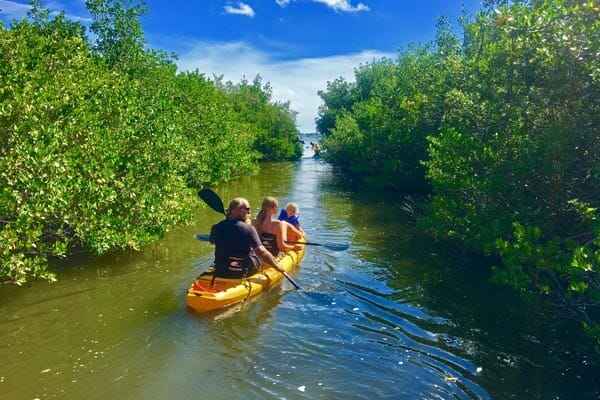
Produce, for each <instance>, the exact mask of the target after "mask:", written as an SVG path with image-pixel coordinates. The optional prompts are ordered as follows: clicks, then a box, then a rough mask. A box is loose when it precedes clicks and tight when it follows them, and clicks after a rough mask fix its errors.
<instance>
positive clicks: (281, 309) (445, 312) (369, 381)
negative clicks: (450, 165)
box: [0, 141, 600, 400]
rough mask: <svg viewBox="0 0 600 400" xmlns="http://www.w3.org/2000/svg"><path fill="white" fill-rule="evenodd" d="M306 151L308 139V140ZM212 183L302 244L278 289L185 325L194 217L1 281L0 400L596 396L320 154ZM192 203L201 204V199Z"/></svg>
mask: <svg viewBox="0 0 600 400" xmlns="http://www.w3.org/2000/svg"><path fill="white" fill-rule="evenodd" d="M307 143H308V141H307ZM311 155H312V154H311V153H310V150H307V153H306V157H305V158H303V159H302V161H300V162H296V163H278V164H264V165H263V166H262V168H261V172H260V174H259V176H257V177H250V178H245V179H242V180H239V181H235V182H230V183H228V184H224V185H221V186H219V187H217V188H215V190H216V191H217V193H219V195H220V196H221V197H222V198H223V199H224V200H225V201H227V200H229V199H230V198H232V197H235V196H244V197H247V198H248V199H249V200H250V203H251V205H252V206H253V212H256V211H257V208H258V206H260V202H261V200H262V198H263V197H264V196H266V195H272V196H275V197H277V198H278V199H279V202H280V205H284V204H285V203H286V202H289V201H295V202H297V203H298V204H299V205H300V219H301V222H302V224H303V227H304V229H305V231H306V232H307V234H308V236H309V238H310V239H311V241H314V242H323V241H327V242H335V243H349V244H350V245H351V247H350V248H349V249H348V250H347V251H344V252H332V251H330V250H328V249H325V248H323V247H318V246H311V247H309V248H308V250H307V252H306V256H305V258H304V260H303V262H302V264H301V266H300V267H299V268H298V269H297V270H295V271H293V273H292V276H293V277H294V279H295V281H296V282H298V283H299V284H300V285H301V286H302V289H301V290H294V289H293V287H291V286H290V284H289V283H288V282H286V281H285V280H284V281H282V283H281V284H280V285H277V286H275V287H274V288H273V289H272V290H270V291H268V292H266V293H264V294H262V295H261V296H259V297H258V298H256V299H254V300H252V301H249V302H247V303H244V304H241V305H239V306H235V307H233V308H230V309H227V310H224V311H219V312H215V313H211V314H208V315H198V314H195V313H194V312H191V311H189V310H187V309H186V306H185V298H184V294H185V290H186V289H187V287H188V285H189V284H190V282H191V280H192V279H193V278H194V277H195V276H196V275H197V274H198V273H199V272H200V271H202V270H203V269H204V268H206V267H207V266H208V265H209V264H210V262H211V259H212V252H213V248H212V247H211V246H210V245H209V244H207V243H204V242H199V241H197V240H195V239H194V238H193V235H194V234H195V233H208V232H209V229H210V226H211V225H212V224H213V223H215V222H217V221H218V220H219V219H220V218H221V216H220V215H218V214H217V213H215V212H214V211H212V210H210V209H208V208H206V207H204V208H200V209H199V211H198V218H197V221H196V223H195V224H194V225H193V226H182V227H178V228H177V229H175V230H173V231H172V232H170V233H169V234H168V235H167V236H166V237H165V238H164V239H163V240H161V241H159V242H157V243H155V244H153V245H151V246H148V247H146V248H144V249H142V250H141V251H139V252H123V253H118V254H112V255H110V256H106V257H101V258H91V257H80V258H79V259H75V260H69V262H67V263H64V264H63V265H56V266H55V269H56V270H57V271H58V272H59V281H58V282H57V283H55V284H47V283H44V282H34V283H31V284H30V285H28V286H26V287H22V288H17V287H11V286H0V398H1V399H11V400H12V399H15V400H16V399H41V400H43V399H86V400H92V399H156V400H158V399H185V398H204V399H211V400H214V399H587V398H589V399H596V398H599V397H600V380H599V379H598V377H599V376H600V368H599V364H598V357H597V355H595V353H594V352H593V349H592V347H591V346H590V345H589V343H588V342H587V341H586V339H585V338H583V337H582V336H581V335H580V333H579V330H578V329H577V327H576V326H575V325H574V324H571V323H569V322H566V323H563V324H560V325H557V324H551V325H549V324H548V321H549V320H551V318H550V316H551V315H549V313H550V312H549V311H547V310H546V311H544V310H543V309H540V308H539V307H538V308H536V307H534V306H527V305H525V304H523V303H522V302H521V300H520V299H518V298H517V297H515V296H514V295H513V294H512V293H511V292H510V291H508V290H505V289H503V288H499V287H495V286H493V285H491V284H489V283H488V276H487V269H486V268H485V267H484V265H483V264H481V267H480V268H473V267H474V266H475V267H477V266H478V265H479V264H480V263H483V261H481V260H477V259H475V258H473V257H467V256H465V255H462V254H457V253H455V252H454V251H453V250H452V249H449V248H446V247H444V246H443V245H441V244H439V243H432V242H431V240H429V239H428V238H427V237H424V236H423V235H421V234H420V233H419V231H418V229H417V228H416V227H415V224H414V221H413V218H412V216H411V213H410V212H409V211H410V207H411V201H410V199H405V198H397V197H396V196H394V195H391V194H386V193H370V192H366V191H362V190H356V189H349V187H348V186H346V185H345V184H344V182H343V177H341V176H340V175H338V174H336V173H335V172H334V170H333V169H332V168H331V167H330V166H329V165H327V164H326V163H324V162H322V161H321V160H319V159H317V158H312V157H311ZM199 203H200V201H199Z"/></svg>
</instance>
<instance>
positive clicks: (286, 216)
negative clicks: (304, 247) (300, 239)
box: [278, 203, 305, 235]
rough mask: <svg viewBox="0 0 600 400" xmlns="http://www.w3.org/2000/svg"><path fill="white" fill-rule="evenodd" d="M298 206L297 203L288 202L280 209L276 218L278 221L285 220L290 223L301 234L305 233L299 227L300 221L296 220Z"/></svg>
mask: <svg viewBox="0 0 600 400" xmlns="http://www.w3.org/2000/svg"><path fill="white" fill-rule="evenodd" d="M299 211H300V208H298V204H296V203H288V204H287V205H286V206H285V208H282V209H281V213H279V217H278V219H279V220H280V221H285V222H287V223H289V224H290V225H292V226H293V227H294V228H296V229H298V230H299V231H300V232H301V233H302V235H305V233H304V230H302V228H301V227H300V221H299V220H298V217H299V215H298V212H299Z"/></svg>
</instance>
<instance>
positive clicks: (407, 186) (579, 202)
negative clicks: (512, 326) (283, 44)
mask: <svg viewBox="0 0 600 400" xmlns="http://www.w3.org/2000/svg"><path fill="white" fill-rule="evenodd" d="M599 21H600V7H599V6H598V3H597V2H593V1H566V0H556V1H546V0H538V1H530V2H525V1H484V9H483V10H482V11H481V12H480V13H478V14H477V15H476V16H473V15H464V16H463V17H462V18H461V20H460V23H461V25H462V30H463V36H462V38H459V37H458V36H456V35H455V34H454V33H453V31H452V30H451V27H450V23H449V22H448V21H447V20H446V19H444V18H443V17H442V18H440V19H439V20H438V24H437V33H436V37H435V39H434V40H433V41H432V42H431V43H429V44H427V45H422V46H421V45H419V46H413V47H411V48H409V49H408V50H406V51H404V52H402V53H401V54H400V55H399V56H398V58H397V59H396V60H390V59H382V60H378V61H373V62H371V63H368V64H366V65H361V66H360V67H359V68H357V69H355V81H354V82H347V81H345V80H344V79H341V78H340V79H338V80H335V81H334V82H329V83H328V85H327V88H326V90H323V91H321V92H320V93H319V94H320V96H321V98H322V100H323V105H322V106H321V108H320V111H319V118H318V119H317V131H318V132H317V133H318V134H320V135H321V137H322V140H321V144H322V146H323V148H324V150H325V152H324V154H323V157H324V158H325V159H326V160H327V161H328V162H330V163H332V164H334V165H337V166H338V167H340V168H341V169H342V170H343V171H346V172H347V173H348V174H349V175H351V176H352V178H353V181H355V182H360V183H361V184H362V185H364V186H366V187H370V188H373V189H387V190H389V189H396V190H397V191H399V192H408V193H414V192H420V193H424V194H425V196H426V197H427V199H428V200H427V202H426V203H427V204H426V205H425V210H424V212H423V213H422V214H421V215H419V216H418V220H419V223H420V225H421V226H422V227H423V228H424V229H426V230H427V231H429V232H430V234H431V235H432V236H433V238H434V239H439V240H454V241H456V243H457V245H458V246H461V247H464V248H468V249H469V250H471V251H474V252H476V253H480V254H484V255H487V256H489V257H490V258H491V259H492V260H497V262H496V266H495V267H494V268H493V269H492V271H491V273H492V279H493V280H494V281H495V282H497V283H498V284H502V285H508V286H510V287H512V288H513V289H514V290H515V291H517V292H518V293H519V294H521V295H522V296H523V297H525V298H528V299H531V300H533V301H541V302H546V303H547V304H548V305H550V306H551V307H553V308H554V309H555V310H556V316H557V317H556V319H557V323H560V322H561V321H566V320H572V319H574V320H578V321H580V322H581V323H582V325H583V328H584V329H585V330H586V331H587V333H589V334H590V336H592V337H593V338H594V339H595V343H596V347H597V349H598V350H599V351H600V275H599V267H600V222H599V219H600V213H599V211H598V206H599V205H600V23H599Z"/></svg>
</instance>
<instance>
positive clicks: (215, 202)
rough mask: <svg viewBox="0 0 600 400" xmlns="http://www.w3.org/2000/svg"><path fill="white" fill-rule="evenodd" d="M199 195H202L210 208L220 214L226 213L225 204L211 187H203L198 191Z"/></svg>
mask: <svg viewBox="0 0 600 400" xmlns="http://www.w3.org/2000/svg"><path fill="white" fill-rule="evenodd" d="M198 196H200V198H201V199H202V200H204V202H205V203H206V204H208V206H209V207H210V208H212V209H213V210H215V211H216V212H218V213H220V214H225V206H224V205H223V201H222V200H221V198H220V197H219V195H218V194H216V193H215V192H213V191H212V190H210V189H202V190H200V191H199V192H198Z"/></svg>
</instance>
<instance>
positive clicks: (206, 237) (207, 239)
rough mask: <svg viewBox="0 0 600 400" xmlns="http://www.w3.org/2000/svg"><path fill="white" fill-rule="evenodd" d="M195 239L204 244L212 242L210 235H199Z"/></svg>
mask: <svg viewBox="0 0 600 400" xmlns="http://www.w3.org/2000/svg"><path fill="white" fill-rule="evenodd" d="M194 237H195V238H196V239H198V240H201V241H203V242H210V235H203V234H202V233H197V234H195V235H194Z"/></svg>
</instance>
